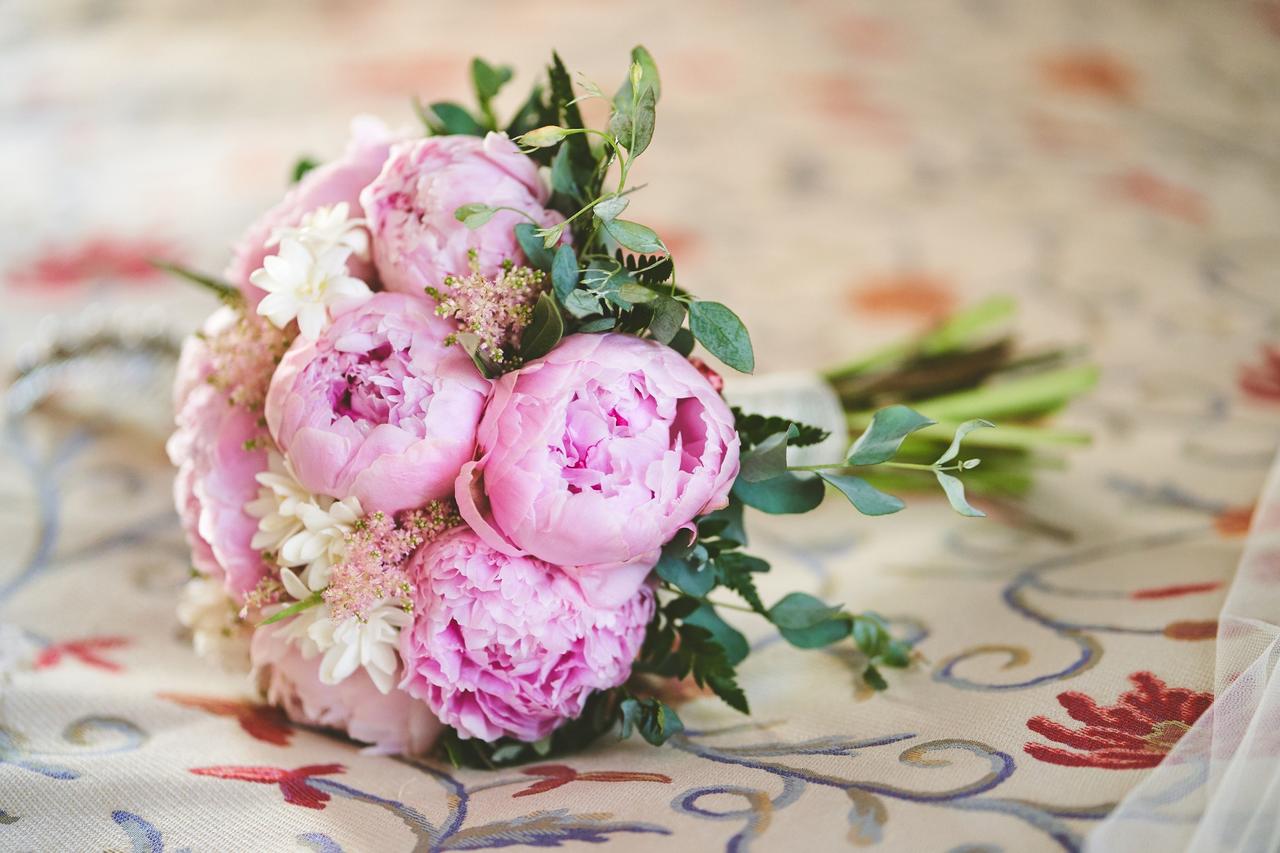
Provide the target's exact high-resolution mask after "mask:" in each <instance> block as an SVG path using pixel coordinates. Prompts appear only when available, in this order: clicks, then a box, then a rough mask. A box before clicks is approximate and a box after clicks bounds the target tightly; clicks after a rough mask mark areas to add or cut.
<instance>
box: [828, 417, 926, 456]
mask: <svg viewBox="0 0 1280 853" xmlns="http://www.w3.org/2000/svg"><path fill="white" fill-rule="evenodd" d="M933 423H934V422H933V421H932V420H930V419H929V418H926V417H925V416H924V415H922V414H920V413H919V412H917V411H916V410H915V409H912V408H910V407H909V406H902V405H898V406H889V407H887V408H884V409H881V410H880V411H878V412H876V413H875V415H873V416H872V418H871V425H870V426H868V427H867V429H866V431H865V432H864V433H862V435H860V436H858V440H857V441H855V442H854V443H853V447H852V448H850V449H849V464H850V465H878V464H879V463H881V462H888V461H889V460H890V459H892V458H893V457H894V456H895V455H897V453H898V448H899V447H901V446H902V442H903V440H904V439H905V438H906V437H907V436H908V435H910V434H911V433H913V432H915V431H916V430H918V429H924V428H925V427H927V426H932V425H933Z"/></svg>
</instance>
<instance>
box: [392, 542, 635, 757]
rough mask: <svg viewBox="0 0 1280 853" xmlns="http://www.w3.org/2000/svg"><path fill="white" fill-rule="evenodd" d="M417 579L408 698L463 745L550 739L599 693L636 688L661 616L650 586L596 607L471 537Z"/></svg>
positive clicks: (411, 566)
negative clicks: (645, 645)
mask: <svg viewBox="0 0 1280 853" xmlns="http://www.w3.org/2000/svg"><path fill="white" fill-rule="evenodd" d="M407 569H408V572H409V576H410V580H411V581H412V582H413V585H414V621H413V624H412V625H411V626H410V627H408V628H406V629H404V630H403V631H401V633H400V657H401V659H402V660H403V661H404V662H405V676H404V680H403V681H402V682H401V683H400V687H401V689H402V690H405V691H408V693H409V694H410V695H411V696H415V697H417V698H419V699H422V700H424V701H425V702H426V703H427V705H428V706H430V708H431V710H432V711H434V712H435V714H436V715H437V716H438V717H439V718H440V719H441V721H443V722H444V723H445V724H446V725H449V726H452V727H453V728H455V729H456V730H457V731H458V734H460V735H461V736H462V737H475V738H480V739H481V740H486V741H493V740H497V739H498V738H500V737H502V736H504V735H505V736H508V737H513V738H517V739H519V740H523V741H535V740H539V739H541V738H544V737H546V736H547V735H548V734H550V733H551V731H552V730H553V729H554V728H555V727H556V726H558V725H559V724H561V723H563V722H565V721H566V720H571V719H574V718H575V717H577V716H579V715H580V714H581V713H582V709H583V705H584V703H585V702H586V701H587V697H588V696H590V695H591V693H592V692H594V691H597V690H605V689H608V688H610V687H616V686H617V685H619V684H621V683H623V682H624V681H626V680H627V677H628V676H629V675H630V674H631V664H632V662H633V661H634V660H635V657H636V655H637V654H638V653H639V651H640V645H641V643H642V642H643V641H644V633H645V627H646V625H648V622H649V619H650V618H651V617H652V616H653V607H654V604H653V592H652V590H650V588H649V587H647V586H642V587H640V588H639V590H637V591H634V592H633V593H632V595H631V596H630V597H629V598H628V599H627V600H625V601H624V602H622V603H621V604H620V605H619V606H616V607H608V608H600V607H593V606H592V605H591V604H590V603H588V602H587V600H586V599H585V598H584V596H583V595H582V592H581V590H580V589H579V587H578V585H577V584H576V583H575V582H574V581H573V579H572V578H570V577H569V576H568V575H566V574H565V573H564V572H562V571H560V570H559V569H558V568H556V567H555V566H551V565H548V564H547V563H544V562H542V561H541V560H537V559H533V558H531V557H512V556H508V555H506V554H503V553H501V552H499V551H495V550H493V549H492V548H490V547H489V546H488V545H486V544H485V543H484V542H483V541H482V540H481V539H480V537H478V536H477V535H476V534H475V533H474V532H473V531H471V530H468V529H467V528H465V527H462V528H458V529H456V530H454V531H453V532H451V533H448V534H446V535H445V536H443V537H441V538H440V539H438V540H436V541H435V542H432V543H429V544H427V545H425V546H423V547H422V548H420V549H419V550H418V551H417V553H415V554H414V556H413V557H412V558H410V560H409V563H408V566H407Z"/></svg>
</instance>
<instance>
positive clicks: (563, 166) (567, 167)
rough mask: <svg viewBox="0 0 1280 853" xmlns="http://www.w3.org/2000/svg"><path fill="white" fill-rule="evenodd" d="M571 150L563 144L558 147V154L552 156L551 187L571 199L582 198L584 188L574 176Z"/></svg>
mask: <svg viewBox="0 0 1280 853" xmlns="http://www.w3.org/2000/svg"><path fill="white" fill-rule="evenodd" d="M569 151H570V149H569V146H568V145H561V146H560V147H559V148H557V149H556V156H554V157H552V158H551V189H552V190H554V191H555V192H558V193H560V194H561V195H564V196H568V197H569V198H571V199H574V200H581V199H582V189H581V188H580V187H579V186H578V181H577V179H575V178H574V176H573V165H572V162H571V161H570V159H569Z"/></svg>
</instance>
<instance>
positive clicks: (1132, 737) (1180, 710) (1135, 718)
mask: <svg viewBox="0 0 1280 853" xmlns="http://www.w3.org/2000/svg"><path fill="white" fill-rule="evenodd" d="M1129 680H1130V681H1132V682H1133V683H1134V685H1135V689H1133V690H1130V691H1129V692H1127V693H1124V694H1123V695H1121V697H1120V700H1119V701H1118V702H1116V704H1114V705H1112V706H1110V707H1102V706H1100V705H1098V703H1096V702H1094V701H1093V700H1092V699H1090V698H1089V697H1088V696H1085V695H1084V694H1083V693H1077V692H1075V691H1068V692H1066V693H1060V694H1058V702H1060V703H1061V704H1062V707H1064V708H1066V709H1067V713H1068V714H1069V715H1070V716H1071V719H1073V720H1078V721H1079V722H1081V723H1084V727H1083V728H1079V729H1070V728H1067V727H1066V726H1064V725H1062V724H1061V723H1057V722H1054V721H1053V720H1051V719H1049V718H1048V717H1032V718H1031V719H1030V720H1027V728H1029V729H1031V731H1033V732H1035V733H1037V734H1041V735H1044V736H1045V737H1047V738H1048V739H1049V740H1052V741H1056V742H1057V743H1060V744H1065V745H1066V746H1068V747H1071V749H1064V748H1063V747H1061V746H1050V745H1048V744H1043V743H1028V744H1026V745H1025V746H1024V747H1023V748H1024V749H1025V750H1026V751H1027V754H1028V755H1030V756H1031V757H1032V758H1037V759H1039V760H1041V761H1047V762H1049V763H1050V764H1061V765H1063V766H1065V767H1105V768H1107V769H1110V770H1123V769H1130V768H1138V767H1155V766H1156V765H1157V764H1159V763H1160V761H1161V759H1163V758H1164V757H1165V755H1166V754H1167V753H1168V752H1169V750H1171V749H1172V748H1173V745H1174V744H1175V743H1177V742H1178V740H1179V739H1180V738H1181V737H1182V736H1183V735H1184V734H1186V731H1187V729H1189V728H1191V724H1192V723H1194V722H1195V721H1196V720H1197V719H1199V717H1200V715H1201V714H1203V713H1204V712H1205V709H1206V708H1208V707H1209V706H1210V705H1211V704H1212V703H1213V694H1211V693H1198V692H1196V691H1194V690H1189V689H1187V688H1183V687H1176V688H1172V689H1170V688H1169V687H1167V686H1166V685H1165V683H1164V682H1163V681H1161V680H1160V679H1158V678H1156V677H1155V676H1154V675H1152V674H1151V673H1149V672H1135V673H1133V674H1132V675H1130V676H1129Z"/></svg>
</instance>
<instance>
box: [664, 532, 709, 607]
mask: <svg viewBox="0 0 1280 853" xmlns="http://www.w3.org/2000/svg"><path fill="white" fill-rule="evenodd" d="M694 557H695V555H694V554H693V553H692V552H691V550H690V549H689V548H688V547H686V546H685V545H684V544H683V543H681V542H678V541H677V540H672V541H671V542H668V543H667V544H666V546H664V547H663V549H662V555H661V556H660V557H658V564H657V565H656V566H654V571H656V572H657V573H658V577H659V578H661V579H662V580H664V581H666V582H667V583H669V584H671V585H672V586H674V587H675V588H676V589H678V590H680V591H681V592H683V593H685V594H687V595H692V596H693V597H694V598H702V597H703V596H704V595H706V594H707V593H708V592H710V591H711V588H712V587H714V586H715V585H716V573H715V572H714V571H712V570H711V567H710V566H708V565H706V564H705V563H703V564H701V565H699V564H698V563H697V561H696V560H695V559H694Z"/></svg>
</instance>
